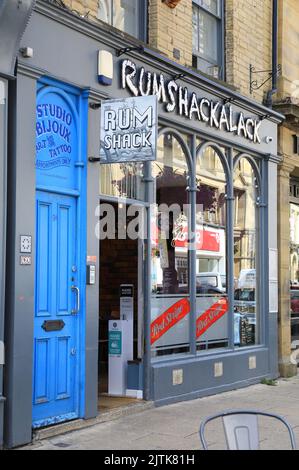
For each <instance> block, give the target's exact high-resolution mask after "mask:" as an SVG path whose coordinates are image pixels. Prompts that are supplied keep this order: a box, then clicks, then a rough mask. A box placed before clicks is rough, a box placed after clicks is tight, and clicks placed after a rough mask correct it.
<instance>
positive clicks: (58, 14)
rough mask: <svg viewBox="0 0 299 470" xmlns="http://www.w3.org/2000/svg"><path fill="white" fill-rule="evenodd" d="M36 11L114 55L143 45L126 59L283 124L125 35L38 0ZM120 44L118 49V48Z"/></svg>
mask: <svg viewBox="0 0 299 470" xmlns="http://www.w3.org/2000/svg"><path fill="white" fill-rule="evenodd" d="M35 10H36V11H37V12H38V13H41V14H43V15H45V16H47V17H49V18H51V19H53V20H55V21H57V22H58V23H62V24H63V25H64V26H68V27H70V28H72V29H74V30H76V31H78V32H81V33H83V34H84V35H85V36H89V37H91V38H93V39H95V40H97V41H99V43H102V44H105V45H107V46H110V47H112V48H114V49H115V50H116V51H117V50H119V49H120V48H121V47H130V46H133V47H134V46H140V45H143V49H144V51H143V52H141V53H140V52H136V51H131V52H129V53H128V54H127V55H128V56H131V57H135V58H136V59H139V60H141V61H142V62H143V63H145V64H146V63H147V64H149V65H153V66H154V67H155V68H156V69H158V70H160V71H161V72H166V73H167V74H170V75H171V74H173V75H176V74H178V73H183V74H184V75H185V77H184V79H183V80H182V81H183V82H185V83H189V84H191V85H194V86H197V87H198V86H200V87H201V88H202V89H203V90H207V91H209V90H211V89H212V90H213V93H214V94H215V95H217V96H219V97H220V98H222V99H226V98H229V97H231V98H234V104H236V105H240V106H241V107H243V108H244V109H247V110H249V111H250V112H252V111H253V110H255V111H256V112H257V114H259V115H260V116H265V115H269V120H271V121H273V122H275V123H277V124H279V123H281V122H283V121H284V119H285V118H284V116H283V115H282V114H280V113H277V112H275V111H273V110H272V109H270V108H267V107H266V106H263V105H260V104H259V103H257V102H256V101H254V100H251V99H249V98H246V97H244V96H242V95H241V94H239V93H237V92H235V91H233V90H231V89H230V88H228V87H226V86H224V85H223V84H222V83H220V82H218V81H214V80H212V79H210V78H208V77H206V76H204V75H202V74H200V73H198V72H196V71H194V70H192V69H189V68H187V67H184V66H182V65H180V64H178V63H176V62H174V61H172V60H170V59H168V58H167V57H165V56H164V55H162V54H160V53H159V52H158V51H156V50H154V49H151V48H149V47H148V46H147V45H145V44H142V43H141V41H137V40H134V39H132V38H130V37H128V36H127V35H126V34H124V33H121V32H117V31H115V30H114V29H113V28H111V27H109V26H107V25H105V24H102V23H101V24H100V23H96V22H91V21H88V20H86V19H84V18H81V17H79V16H77V15H74V14H72V13H70V12H69V11H67V10H64V9H61V8H59V7H57V6H55V5H54V4H50V3H48V2H47V1H45V0H37V3H36V7H35ZM120 44H121V45H120Z"/></svg>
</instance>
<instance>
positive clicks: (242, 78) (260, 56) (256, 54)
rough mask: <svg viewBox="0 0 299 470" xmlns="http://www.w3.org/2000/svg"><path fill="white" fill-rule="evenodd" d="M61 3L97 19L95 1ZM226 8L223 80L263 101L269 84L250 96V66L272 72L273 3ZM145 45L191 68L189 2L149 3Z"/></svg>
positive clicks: (237, 0)
mask: <svg viewBox="0 0 299 470" xmlns="http://www.w3.org/2000/svg"><path fill="white" fill-rule="evenodd" d="M289 1H291V0H285V3H289ZM64 4H65V5H66V6H67V7H68V8H70V9H71V10H73V11H74V12H78V13H79V14H81V15H83V16H87V17H88V18H89V19H91V20H97V16H98V1H97V0H64ZM225 5H226V11H225V57H226V81H227V82H228V84H230V85H232V86H233V87H235V88H236V89H237V90H238V91H239V92H240V93H241V94H243V95H245V96H249V97H251V98H252V99H254V100H256V101H258V102H262V101H263V98H264V92H265V91H268V90H269V88H270V86H271V84H270V83H269V84H268V86H267V85H266V86H264V87H263V88H262V89H261V90H259V91H256V92H254V93H253V94H252V95H250V91H249V66H250V64H252V65H253V66H254V67H255V68H256V70H270V69H271V66H272V64H271V54H272V46H271V44H272V0H226V2H225ZM97 21H98V20H97ZM148 42H149V45H150V46H151V47H153V48H155V49H157V50H159V51H160V52H161V54H163V55H165V56H166V57H168V58H169V59H171V60H174V61H177V62H178V63H180V64H182V65H184V66H187V67H191V66H192V0H181V1H180V2H179V3H178V5H177V6H176V8H169V7H168V6H167V5H166V4H165V3H164V2H162V0H149V3H148ZM298 60H299V59H298ZM264 78H267V74H264V75H259V80H261V81H263V80H262V79H264Z"/></svg>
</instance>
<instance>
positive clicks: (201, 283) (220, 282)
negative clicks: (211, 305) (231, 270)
mask: <svg viewBox="0 0 299 470" xmlns="http://www.w3.org/2000/svg"><path fill="white" fill-rule="evenodd" d="M196 281H197V287H213V288H216V289H219V290H220V291H222V292H225V291H226V276H225V274H220V273H199V274H196Z"/></svg>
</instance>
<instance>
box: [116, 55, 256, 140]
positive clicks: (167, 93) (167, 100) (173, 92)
mask: <svg viewBox="0 0 299 470" xmlns="http://www.w3.org/2000/svg"><path fill="white" fill-rule="evenodd" d="M121 83H122V88H123V89H124V90H125V89H128V90H129V91H130V92H131V93H132V95H133V96H136V97H137V96H143V97H146V96H149V95H155V96H157V99H158V102H159V103H162V104H164V105H165V111H166V112H167V113H173V112H177V113H178V114H179V115H180V116H184V117H186V118H189V119H190V120H191V119H195V120H198V121H201V122H203V123H205V124H206V125H208V126H209V127H213V128H215V129H218V130H224V131H226V132H230V133H233V134H235V135H238V136H241V137H244V138H245V139H248V140H250V141H251V142H253V143H255V144H260V143H261V136H260V127H261V125H262V120H259V119H254V118H252V117H247V118H246V117H245V116H244V114H243V113H236V112H234V110H233V106H232V105H228V104H225V103H221V102H219V101H213V100H210V99H207V98H204V97H199V96H197V94H196V93H190V91H189V90H188V88H187V87H182V86H179V85H178V84H177V83H176V81H175V80H170V81H169V82H167V81H166V80H165V77H164V75H163V74H162V73H160V74H157V73H152V72H148V71H146V70H145V69H144V67H141V68H139V69H138V67H137V66H136V64H135V63H134V62H132V61H131V60H124V61H122V64H121Z"/></svg>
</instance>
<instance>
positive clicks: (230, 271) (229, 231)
mask: <svg viewBox="0 0 299 470" xmlns="http://www.w3.org/2000/svg"><path fill="white" fill-rule="evenodd" d="M209 148H211V149H213V150H214V152H215V153H216V155H217V156H218V157H219V159H220V161H221V164H222V167H223V171H224V174H225V178H226V253H227V267H226V270H227V272H226V276H227V298H228V304H229V309H228V347H229V349H233V348H234V318H233V302H234V282H233V279H234V277H233V276H234V266H233V253H234V245H233V203H234V198H233V178H232V171H231V169H230V165H229V155H228V151H227V150H225V151H223V150H222V148H221V147H220V146H219V145H218V144H217V143H215V142H213V141H206V142H203V143H201V144H200V145H199V146H198V147H197V149H196V159H195V172H196V167H197V162H198V160H199V159H201V158H202V157H203V155H204V153H205V151H206V150H207V149H209ZM195 211H196V208H195Z"/></svg>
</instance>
